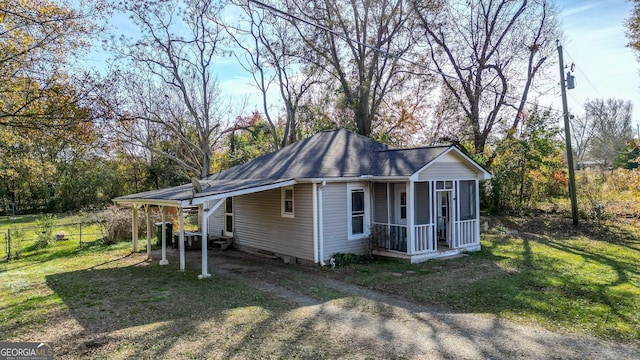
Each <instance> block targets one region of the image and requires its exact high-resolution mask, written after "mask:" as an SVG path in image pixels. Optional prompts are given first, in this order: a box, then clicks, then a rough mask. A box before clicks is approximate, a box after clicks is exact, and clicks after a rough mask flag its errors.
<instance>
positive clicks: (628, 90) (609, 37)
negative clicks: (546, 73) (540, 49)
mask: <svg viewBox="0 0 640 360" xmlns="http://www.w3.org/2000/svg"><path fill="white" fill-rule="evenodd" d="M558 7H559V9H560V11H561V12H560V15H561V18H562V29H563V31H564V35H565V39H564V42H563V44H562V45H563V48H564V62H565V64H571V63H572V62H573V63H575V64H576V71H575V73H574V75H575V77H576V83H577V84H576V88H575V89H573V90H568V92H567V98H568V103H569V111H570V112H572V113H574V114H576V115H580V114H581V113H582V112H583V110H582V105H583V103H584V101H585V100H586V99H595V98H604V99H608V98H618V99H623V100H631V102H632V103H633V104H634V118H633V119H634V122H635V123H637V122H638V121H639V120H640V72H639V70H640V63H639V62H638V61H637V60H636V57H635V55H634V54H633V52H632V51H631V49H629V48H628V47H626V45H627V42H628V40H627V38H626V36H625V27H624V22H625V19H627V18H628V17H629V15H630V13H631V8H632V6H631V3H630V2H628V1H626V0H607V1H602V0H589V1H580V0H569V1H566V0H565V1H558ZM558 76H559V75H558ZM553 106H554V107H556V108H558V109H560V108H561V102H560V100H559V99H556V100H555V101H553Z"/></svg>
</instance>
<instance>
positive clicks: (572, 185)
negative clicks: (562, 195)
mask: <svg viewBox="0 0 640 360" xmlns="http://www.w3.org/2000/svg"><path fill="white" fill-rule="evenodd" d="M556 43H557V44H558V56H559V59H560V88H561V89H562V113H563V117H564V137H565V142H566V148H567V166H568V168H569V197H570V198H571V215H572V217H573V225H578V201H577V199H576V177H575V174H574V171H573V149H572V148H571V129H570V125H569V110H568V109H567V107H568V106H567V88H566V83H565V78H564V60H563V58H562V45H560V41H558V40H556Z"/></svg>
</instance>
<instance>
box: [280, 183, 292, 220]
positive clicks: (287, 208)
mask: <svg viewBox="0 0 640 360" xmlns="http://www.w3.org/2000/svg"><path fill="white" fill-rule="evenodd" d="M282 216H283V217H289V218H292V217H294V212H293V186H287V187H283V188H282Z"/></svg>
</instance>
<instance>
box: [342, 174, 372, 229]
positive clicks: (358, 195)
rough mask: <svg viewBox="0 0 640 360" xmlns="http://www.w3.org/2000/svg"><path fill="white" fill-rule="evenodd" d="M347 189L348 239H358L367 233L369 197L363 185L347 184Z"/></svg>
mask: <svg viewBox="0 0 640 360" xmlns="http://www.w3.org/2000/svg"><path fill="white" fill-rule="evenodd" d="M347 191H348V196H347V213H348V216H349V218H348V219H347V223H348V228H349V239H359V238H362V237H365V236H367V235H368V233H369V219H368V217H369V199H368V197H367V192H366V190H365V188H364V187H363V186H355V185H349V186H348V187H347Z"/></svg>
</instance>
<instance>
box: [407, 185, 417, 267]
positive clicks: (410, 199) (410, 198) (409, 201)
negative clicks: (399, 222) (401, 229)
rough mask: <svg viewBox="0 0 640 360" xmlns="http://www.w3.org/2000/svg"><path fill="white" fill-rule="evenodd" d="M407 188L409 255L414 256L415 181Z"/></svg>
mask: <svg viewBox="0 0 640 360" xmlns="http://www.w3.org/2000/svg"><path fill="white" fill-rule="evenodd" d="M407 187H408V188H409V194H408V195H409V196H408V199H407V253H408V254H409V255H413V253H414V252H415V244H414V241H413V238H414V234H413V233H414V229H413V224H414V223H415V216H414V213H415V199H414V198H415V194H416V192H415V183H414V182H413V181H409V182H408V183H407Z"/></svg>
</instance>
